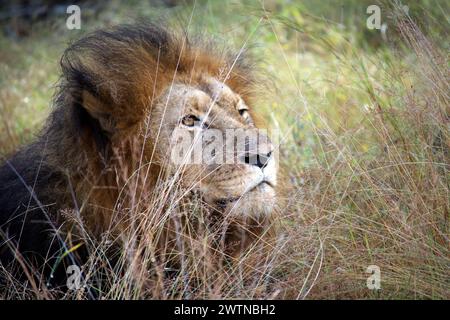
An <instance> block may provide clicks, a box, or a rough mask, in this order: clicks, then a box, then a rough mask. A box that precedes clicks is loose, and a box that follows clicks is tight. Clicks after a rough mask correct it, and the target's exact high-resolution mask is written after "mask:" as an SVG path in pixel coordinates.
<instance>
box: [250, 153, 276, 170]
mask: <svg viewBox="0 0 450 320" xmlns="http://www.w3.org/2000/svg"><path fill="white" fill-rule="evenodd" d="M271 156H272V152H268V153H260V154H254V153H247V154H246V155H245V156H244V157H243V162H244V163H246V164H250V165H254V166H257V167H258V168H260V169H264V168H265V167H266V166H267V164H268V163H269V160H270V157H271Z"/></svg>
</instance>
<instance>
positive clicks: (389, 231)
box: [0, 3, 450, 299]
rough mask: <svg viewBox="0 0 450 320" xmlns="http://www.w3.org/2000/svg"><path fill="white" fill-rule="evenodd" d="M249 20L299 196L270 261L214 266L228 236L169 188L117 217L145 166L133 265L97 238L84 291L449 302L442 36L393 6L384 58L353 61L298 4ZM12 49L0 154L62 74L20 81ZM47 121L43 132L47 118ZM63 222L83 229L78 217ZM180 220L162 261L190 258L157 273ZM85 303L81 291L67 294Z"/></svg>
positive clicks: (262, 254) (1, 94)
mask: <svg viewBox="0 0 450 320" xmlns="http://www.w3.org/2000/svg"><path fill="white" fill-rule="evenodd" d="M218 8H219V9H220V6H217V5H211V4H210V3H208V5H206V7H205V8H204V9H202V10H205V11H204V12H209V14H208V15H206V17H207V18H211V19H212V18H213V17H214V19H213V26H212V27H208V28H209V29H211V30H212V32H217V30H222V27H223V28H225V29H226V28H227V27H228V28H229V29H227V30H230V31H232V34H233V35H234V36H235V39H245V38H246V36H248V34H249V32H250V31H248V30H250V28H241V27H239V28H238V27H237V25H239V23H242V20H240V18H233V19H237V20H232V21H233V23H234V21H235V22H236V24H232V23H229V24H226V23H225V22H224V21H228V19H231V18H229V15H230V14H231V13H230V12H228V10H230V9H229V7H228V6H226V8H225V11H226V12H225V13H222V14H223V15H224V16H223V17H222V18H220V17H218V14H217V13H216V10H218ZM232 8H234V7H232ZM245 8H247V7H245ZM252 8H253V7H252ZM252 8H250V9H248V8H247V10H248V12H252V13H254V15H255V17H254V18H255V19H250V22H247V23H246V26H247V27H248V26H249V25H250V26H251V27H252V28H253V27H255V26H256V28H257V29H258V31H257V34H258V37H259V38H258V39H253V40H254V41H255V42H256V43H258V41H259V42H263V43H264V46H260V47H257V48H255V52H256V54H257V55H260V56H263V57H264V60H265V61H264V68H266V70H267V73H268V74H269V75H270V76H271V77H272V78H273V79H274V83H277V84H278V85H277V87H278V89H274V91H275V92H276V97H277V98H276V99H274V98H273V96H272V97H268V98H267V100H266V101H267V102H266V103H263V104H262V106H261V110H262V112H263V113H264V114H265V115H266V116H267V118H268V119H269V121H271V123H272V126H273V127H275V128H277V129H280V131H281V132H283V134H284V136H283V138H284V139H283V143H282V144H281V155H280V160H281V167H282V168H283V170H284V171H285V172H286V176H287V180H288V185H289V188H288V189H289V190H288V194H287V198H286V199H285V200H286V201H285V204H283V206H281V207H280V208H279V209H280V211H281V212H282V213H283V218H282V219H281V221H278V224H279V225H277V227H278V235H277V239H276V241H275V242H274V243H266V244H265V245H266V246H265V247H264V250H268V251H262V250H261V249H262V246H261V243H260V244H258V245H256V246H255V247H253V248H252V249H251V250H249V252H248V254H247V255H246V256H244V257H243V258H242V259H241V260H240V261H239V263H238V264H227V263H220V264H217V263H215V262H214V261H217V258H218V257H219V260H220V259H224V260H226V257H223V255H222V254H221V253H220V252H215V251H214V250H213V249H212V248H211V247H214V246H213V245H212V244H213V243H216V242H218V241H219V240H217V239H218V238H220V232H219V231H216V232H215V231H211V230H208V229H207V228H199V227H198V225H197V222H198V221H199V222H200V223H199V225H203V223H202V222H203V220H202V219H204V217H203V215H202V212H201V210H199V209H198V208H199V206H198V205H197V204H198V203H197V202H196V201H195V200H192V199H191V201H189V202H183V205H182V206H181V207H179V206H171V205H168V204H172V203H179V200H178V198H179V196H180V194H182V193H183V190H178V191H177V192H173V188H172V192H168V191H167V190H168V189H170V188H171V187H170V186H168V185H167V184H161V186H160V188H161V189H159V190H160V191H159V192H157V194H158V195H161V194H162V195H163V197H161V196H158V197H155V194H148V195H146V194H139V199H141V200H142V199H145V200H146V201H134V202H132V203H136V205H135V206H133V207H132V208H129V209H128V210H127V211H124V210H123V209H119V208H120V205H119V204H120V202H121V201H125V200H126V201H128V200H129V198H130V197H131V198H133V197H136V184H139V183H144V182H143V181H144V180H145V179H146V170H145V169H146V167H145V166H143V167H142V168H141V169H140V170H138V171H137V174H136V175H135V176H134V177H133V179H131V180H130V183H129V184H127V187H126V188H125V189H124V190H123V195H124V196H123V197H124V198H122V199H119V201H118V206H117V208H118V210H117V212H116V214H117V216H118V221H119V220H120V219H123V218H124V217H134V218H133V221H132V223H131V224H130V228H129V230H128V231H127V232H125V233H124V234H123V235H122V241H123V242H124V243H125V246H124V248H123V250H122V252H121V255H122V259H121V261H123V264H120V265H119V266H116V267H115V268H113V269H112V267H110V266H108V265H105V264H104V261H105V259H104V256H105V254H106V252H107V251H108V250H109V249H110V245H111V244H110V241H109V240H108V237H107V236H105V239H104V240H103V241H102V242H101V243H98V242H96V241H94V240H88V241H87V245H88V246H89V247H90V248H91V251H92V256H91V262H90V263H89V264H88V265H87V266H86V269H85V270H84V271H85V275H86V278H87V279H89V277H90V276H94V272H93V271H98V270H99V269H101V270H103V271H104V273H105V276H104V286H102V288H97V289H98V290H99V291H100V293H99V295H100V297H102V298H130V299H133V298H149V297H152V298H160V299H173V298H205V299H211V298H225V299H226V298H246V299H255V298H263V299H279V298H288V299H324V298H328V299H329V298H331V299H340V298H377V299H378V298H382V299H402V298H408V299H411V298H417V299H424V298H425V299H448V298H450V280H449V267H450V255H449V205H450V203H449V199H450V197H449V182H450V181H449V177H450V176H449V174H448V173H449V172H448V170H449V163H450V162H449V144H450V136H449V115H448V113H449V103H448V101H449V96H448V95H449V92H450V90H449V89H450V88H449V77H448V63H449V61H448V55H447V54H446V53H445V49H444V48H443V46H442V45H441V44H440V43H439V42H436V41H439V40H441V39H436V38H433V37H432V35H430V34H427V35H425V34H424V33H422V31H421V29H420V28H419V27H418V26H417V25H416V22H415V21H414V20H413V19H412V18H411V17H410V16H408V15H405V14H403V13H402V12H401V11H400V10H399V8H398V7H397V6H396V5H392V6H390V7H389V10H390V11H389V12H390V17H391V20H390V24H391V25H392V26H394V25H395V26H396V28H397V32H396V38H393V39H391V41H392V42H391V43H390V44H389V45H388V46H386V47H382V48H381V49H378V50H366V49H364V48H359V47H358V46H356V45H355V42H354V39H353V38H352V37H353V36H354V34H353V33H352V32H349V31H348V30H342V32H341V33H340V31H339V30H341V29H339V28H340V27H339V26H338V25H334V24H331V27H330V24H329V23H330V22H324V21H322V20H321V19H318V18H315V17H312V18H311V17H309V16H308V15H302V14H301V13H303V11H301V10H300V11H296V9H295V7H289V6H288V5H286V6H285V7H282V9H279V11H278V12H279V14H268V12H265V14H266V15H267V16H266V18H267V19H265V21H264V23H263V24H262V25H261V26H260V25H259V23H260V22H258V21H260V20H259V16H258V14H261V10H263V9H261V8H260V7H259V8H258V10H254V9H252ZM191 9H192V7H189V10H191ZM195 10H200V9H195ZM263 11H264V10H263ZM255 12H256V13H255ZM308 18H310V19H311V20H306V22H305V19H308ZM309 22H311V24H308V23H309ZM203 23H208V22H203ZM230 24H232V27H231V28H230V27H229V26H230ZM194 25H195V26H197V27H198V28H200V29H201V28H202V27H204V25H203V24H202V23H200V22H198V23H197V24H196V22H195V21H194ZM208 26H209V25H208ZM311 26H312V27H311ZM305 28H310V30H306V31H305ZM447 31H448V30H447ZM2 41H4V42H5V41H8V40H5V39H3V40H2ZM30 41H31V40H30ZM235 41H236V42H238V43H240V42H239V40H235ZM27 45H28V44H27V43H24V44H21V46H22V48H26V47H27ZM61 48H62V46H59V47H58V49H57V50H55V51H56V53H52V54H51V56H52V57H53V56H54V55H56V54H57V53H58V50H61ZM394 48H395V49H394ZM14 50H16V49H15V48H11V49H10V50H9V51H8V50H6V49H2V50H1V52H0V56H5V57H6V58H5V61H6V62H7V63H1V67H2V68H6V69H8V70H11V72H9V71H8V73H7V75H6V76H2V78H1V80H2V86H1V88H0V108H1V110H2V116H1V121H0V132H1V133H2V135H1V140H0V148H1V149H0V150H1V152H2V154H5V153H6V152H10V151H11V150H14V148H15V147H17V145H19V144H20V143H21V142H23V141H24V140H25V141H26V140H28V139H29V133H28V132H27V131H28V130H30V128H35V127H34V126H35V122H34V121H35V119H30V120H29V122H26V125H21V124H20V123H21V121H22V120H21V119H25V118H27V117H28V115H29V114H30V113H31V112H33V109H32V108H35V107H39V105H40V106H41V107H42V104H41V103H39V101H38V103H36V104H34V106H33V107H27V106H24V105H23V103H24V102H23V101H24V100H23V99H24V96H25V97H27V96H30V95H31V96H32V94H33V93H34V92H42V87H41V86H42V78H39V76H38V74H39V72H40V71H39V70H41V71H42V70H44V71H42V72H43V76H44V77H46V76H47V75H48V76H50V79H54V75H55V74H56V71H55V68H54V66H48V67H46V66H44V67H41V68H39V67H37V66H35V64H33V63H30V64H29V65H27V67H25V68H24V69H22V70H20V69H19V68H16V69H14V68H12V67H11V65H10V64H8V62H10V61H16V60H14V59H15V58H13V57H11V56H10V54H11V52H14ZM32 57H34V58H36V56H35V55H32ZM34 61H35V60H34ZM35 68H37V69H35ZM24 70H25V71H24ZM20 79H29V81H28V82H24V83H21V80H20ZM16 82H18V83H19V84H17V85H16ZM45 82H46V85H48V84H49V83H51V81H45ZM42 94H43V95H44V98H47V97H48V96H49V94H48V93H41V95H42ZM38 99H41V96H39V97H38ZM32 101H33V102H36V99H34V100H32ZM38 109H39V108H38ZM40 110H42V111H40V112H37V114H39V117H38V119H39V121H40V119H42V118H43V117H45V114H46V111H45V108H41V109H40ZM34 130H35V129H31V131H34ZM127 197H128V199H125V198H127ZM67 215H68V216H70V217H73V219H75V220H77V217H76V214H73V213H70V212H68V213H67ZM172 216H175V218H173V219H172V218H170V219H172V223H173V225H174V227H175V229H176V230H177V233H178V234H179V236H178V237H177V243H175V244H174V247H175V250H174V251H173V252H172V254H171V255H168V256H167V259H170V258H171V257H173V255H177V256H178V258H180V259H181V261H182V264H181V268H180V269H178V270H173V271H171V270H166V269H165V265H164V264H163V263H157V261H159V260H158V259H157V258H156V256H157V255H158V254H159V253H158V252H155V250H154V248H156V247H157V245H156V244H157V242H158V239H159V235H160V233H161V229H162V226H163V225H164V224H165V223H166V222H167V221H168V220H169V217H172ZM186 217H188V219H187V220H189V221H191V222H190V223H185V222H184V220H185V219H186ZM76 222H77V223H78V224H79V225H80V227H81V226H82V222H81V221H79V220H78V221H76ZM217 232H218V233H217ZM86 237H87V238H88V239H89V236H88V235H86ZM219 242H220V241H219ZM169 247H171V246H168V248H169ZM218 247H220V243H219V244H218ZM369 265H377V266H379V267H380V270H381V290H369V289H368V288H367V286H366V279H367V277H368V276H369V274H367V273H366V268H367V267H368V266H369ZM12 282H13V281H12ZM107 287H109V289H108V290H107V291H103V289H104V288H107ZM93 290H95V289H93ZM44 292H45V290H44ZM48 294H49V295H51V292H49V293H48ZM12 295H14V296H23V297H29V296H33V297H44V293H42V291H40V292H39V291H38V292H28V291H23V289H21V288H20V286H14V285H11V287H10V290H9V291H8V292H5V293H3V294H2V296H3V297H4V298H8V297H9V296H12ZM85 297H87V293H86V291H84V292H69V293H68V294H67V295H66V296H65V298H85Z"/></svg>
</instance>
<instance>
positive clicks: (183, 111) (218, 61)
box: [46, 25, 277, 240]
mask: <svg viewBox="0 0 450 320" xmlns="http://www.w3.org/2000/svg"><path fill="white" fill-rule="evenodd" d="M61 66H62V71H63V77H62V79H61V83H60V91H59V94H58V95H57V97H56V106H57V109H56V110H55V111H54V113H53V115H52V116H51V118H50V122H49V124H48V126H47V134H46V136H47V138H48V139H50V140H51V142H50V145H52V146H58V145H61V144H63V145H65V146H66V148H63V150H64V151H63V152H61V150H57V148H56V149H55V148H53V149H50V152H53V154H50V155H49V156H48V158H49V159H56V160H52V161H54V162H55V163H54V165H56V166H59V167H64V168H65V169H68V170H66V171H67V172H70V175H71V177H70V179H71V183H73V184H74V186H75V187H74V189H75V194H76V197H77V200H78V201H79V202H81V203H83V205H82V208H83V212H82V214H83V216H84V217H85V219H86V220H87V221H91V224H92V225H93V226H94V227H95V228H98V229H99V230H101V229H102V228H101V227H100V226H102V225H104V224H107V221H110V217H111V212H115V211H116V209H117V205H118V203H119V200H118V199H119V198H120V197H121V196H123V190H124V188H125V185H127V186H130V185H132V184H133V183H134V185H135V187H134V185H133V188H134V190H135V191H136V193H137V194H139V195H141V194H142V193H148V192H149V190H152V192H153V196H154V197H155V196H156V197H163V196H165V195H166V194H167V192H170V190H174V189H177V190H178V191H179V190H180V189H182V190H183V191H182V192H184V193H183V194H184V195H185V196H186V197H189V195H190V194H194V193H195V194H197V195H200V197H201V199H202V201H203V202H204V204H205V206H206V207H208V209H209V210H212V211H214V212H215V213H216V215H217V213H219V215H222V216H223V217H225V216H232V217H233V218H234V219H236V220H241V221H250V220H251V221H253V222H255V221H256V223H261V222H262V221H265V222H267V219H266V218H268V217H270V216H271V215H272V213H273V211H274V206H275V203H276V197H277V193H276V187H277V170H276V163H275V157H274V153H275V148H274V144H273V143H272V142H271V140H270V139H269V138H268V135H267V132H264V131H260V130H258V129H259V128H260V125H259V122H258V120H257V113H256V105H255V103H256V102H255V101H256V96H257V92H258V91H257V90H256V86H257V84H258V83H257V81H256V80H255V76H254V74H253V73H254V72H253V67H252V66H251V65H250V64H248V63H247V62H246V61H245V60H244V58H243V53H242V52H239V53H238V54H232V53H230V52H228V51H227V50H220V49H218V47H217V46H214V45H212V44H211V43H208V42H205V41H199V40H190V39H189V38H187V37H186V36H185V35H177V34H173V33H170V32H168V31H166V30H164V29H163V28H160V27H156V26H154V25H138V26H136V25H133V26H119V27H115V28H113V29H110V30H106V31H105V30H103V31H97V32H95V33H93V34H91V35H88V36H86V37H84V38H82V39H81V40H79V41H77V42H75V43H74V44H72V45H71V46H70V47H69V48H68V49H67V50H66V52H65V53H64V55H63V57H62V60H61ZM61 125H63V126H64V125H66V126H67V128H64V129H62V127H61ZM61 132H65V134H62V133H61ZM180 134H181V136H182V137H181V140H180V139H179V138H180ZM183 135H184V138H192V140H189V139H188V140H189V142H188V143H187V144H186V140H183ZM213 136H214V137H213ZM222 138H223V139H222ZM180 141H181V142H180ZM199 141H200V142H199ZM212 142H214V143H215V144H214V143H212ZM230 142H231V144H230ZM180 143H181V144H180ZM212 144H214V145H215V148H212V147H211V145H212ZM75 145H76V146H77V147H74V146H75ZM186 146H187V148H186ZM197 146H200V147H201V149H202V154H203V156H200V159H198V158H197V159H196V157H197V155H196V150H197ZM187 149H189V150H190V151H189V152H186V150H187ZM56 153H57V155H55V154H56ZM204 154H207V155H208V156H206V157H205V156H204ZM180 155H181V156H180ZM175 158H176V159H175ZM219 158H220V160H218V159H219ZM180 159H182V161H180ZM137 172H140V173H142V172H144V173H145V174H144V175H145V179H135V180H133V178H134V177H136V176H137V175H138V174H137ZM141 176H142V175H141ZM132 180H133V181H134V182H133V183H132V182H130V181H132ZM144 180H145V181H144ZM161 184H162V185H164V187H159V188H158V187H157V186H158V185H161ZM131 198H132V199H131V200H129V201H128V203H126V204H123V203H121V207H122V208H124V207H128V208H129V207H132V206H134V205H135V203H136V202H139V203H142V201H143V200H142V197H141V196H139V197H136V196H135V195H133V196H132V197H131ZM136 199H138V201H136ZM167 199H168V198H167ZM131 202H132V203H131ZM166 202H167V201H166ZM105 221H106V222H105ZM262 229H264V228H262V227H261V226H260V227H259V229H258V230H259V231H256V232H257V233H259V232H260V231H261V230H262ZM234 240H236V239H234Z"/></svg>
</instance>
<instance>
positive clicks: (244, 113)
mask: <svg viewBox="0 0 450 320" xmlns="http://www.w3.org/2000/svg"><path fill="white" fill-rule="evenodd" d="M239 114H240V115H241V117H243V118H244V119H247V118H248V109H240V110H239Z"/></svg>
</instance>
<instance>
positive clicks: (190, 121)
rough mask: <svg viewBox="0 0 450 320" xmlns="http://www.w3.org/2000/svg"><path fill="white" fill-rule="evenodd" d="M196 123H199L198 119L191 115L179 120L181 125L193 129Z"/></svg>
mask: <svg viewBox="0 0 450 320" xmlns="http://www.w3.org/2000/svg"><path fill="white" fill-rule="evenodd" d="M196 122H200V119H199V118H197V117H196V116H194V115H192V114H189V115H187V116H184V117H183V119H182V120H181V123H182V124H183V125H185V126H186V127H193V126H195V123H196Z"/></svg>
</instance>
